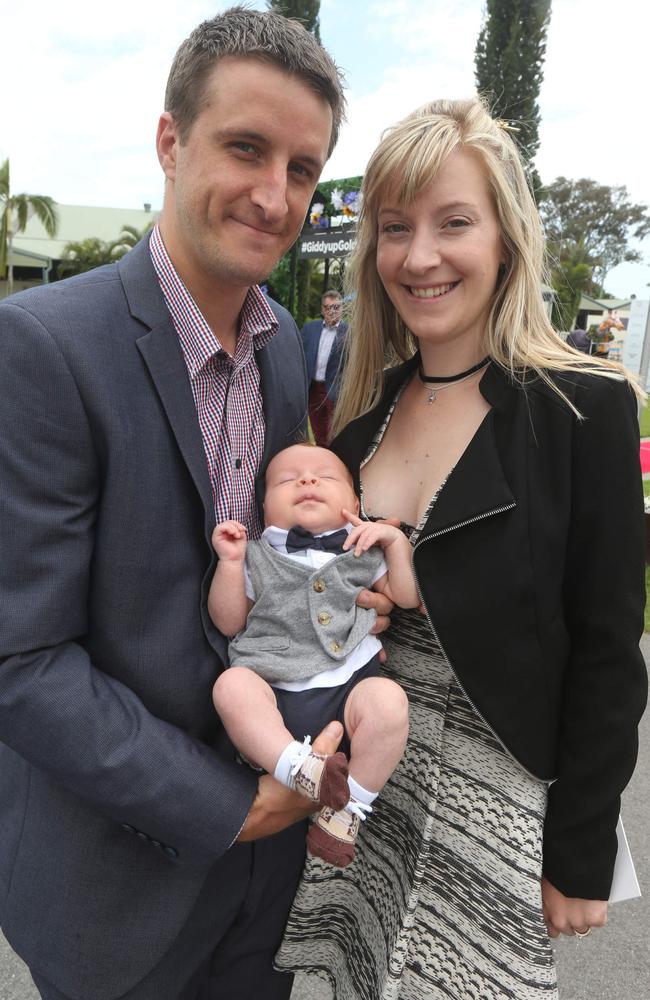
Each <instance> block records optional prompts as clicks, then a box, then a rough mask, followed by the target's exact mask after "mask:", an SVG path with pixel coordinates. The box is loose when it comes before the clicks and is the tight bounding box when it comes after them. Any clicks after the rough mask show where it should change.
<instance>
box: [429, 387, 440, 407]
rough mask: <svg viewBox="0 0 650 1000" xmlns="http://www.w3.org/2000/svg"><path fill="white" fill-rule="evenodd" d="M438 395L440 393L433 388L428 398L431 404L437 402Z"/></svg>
mask: <svg viewBox="0 0 650 1000" xmlns="http://www.w3.org/2000/svg"><path fill="white" fill-rule="evenodd" d="M437 395H438V393H437V391H436V390H435V389H432V390H431V393H430V394H429V398H428V399H427V403H429V404H431V403H435V401H436V396H437Z"/></svg>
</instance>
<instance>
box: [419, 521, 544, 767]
mask: <svg viewBox="0 0 650 1000" xmlns="http://www.w3.org/2000/svg"><path fill="white" fill-rule="evenodd" d="M516 506H517V504H516V503H515V502H514V501H513V502H512V503H509V504H505V506H503V507H495V508H494V510H488V511H486V512H485V513H484V514H477V515H476V517H470V518H468V519H467V520H466V521H459V522H458V524H452V525H450V526H449V527H448V528H442V529H441V530H440V531H434V532H432V534H430V535H425V537H424V538H418V540H417V542H416V543H415V545H414V546H413V555H414V556H415V552H416V550H417V549H418V548H419V546H420V545H422V543H423V542H428V541H430V540H431V539H432V538H438V537H440V535H448V534H449V532H450V531H455V530H456V528H464V527H465V526H466V525H468V524H474V523H475V522H476V521H483V520H484V519H485V518H486V517H491V516H492V515H493V514H502V513H503V512H504V511H506V510H512V508H513V507H516ZM413 576H414V577H415V585H416V587H417V590H418V594H419V597H420V601H421V603H422V607H423V608H424V610H425V612H426V616H427V621H428V623H429V627H430V629H431V632H432V633H433V637H434V639H435V640H436V642H437V644H438V646H439V648H440V651H441V653H442V655H443V656H444V658H445V661H446V662H447V665H448V666H449V669H450V670H451V672H452V674H453V676H454V680H455V681H456V683H457V684H458V687H459V688H460V689H461V691H462V692H463V694H464V696H465V698H466V699H467V701H468V702H469V704H470V705H471V706H472V708H473V709H474V711H475V712H476V714H477V715H478V717H479V719H480V720H481V722H482V723H483V725H484V726H485V728H486V729H487V730H488V731H489V732H490V733H491V734H492V736H493V737H494V739H495V740H496V741H497V743H498V744H499V746H501V747H502V748H503V750H504V752H505V753H506V754H507V756H508V757H509V758H510V760H512V761H514V763H515V764H516V765H517V767H519V768H521V770H522V771H524V772H525V773H526V774H527V775H528V776H529V778H532V779H533V780H534V781H541V782H542V783H543V784H546V785H549V784H551V782H550V781H547V780H545V779H544V778H540V777H539V776H538V775H536V774H533V773H532V771H529V770H528V768H527V767H524V765H523V764H522V763H521V761H519V760H517V758H516V757H515V755H514V754H513V753H512V751H511V750H509V749H508V747H507V746H506V745H505V743H504V742H503V740H502V739H501V738H500V736H499V735H498V734H497V733H495V731H494V729H493V728H492V726H491V725H490V723H489V722H488V721H487V719H486V718H485V716H484V715H483V713H482V712H481V711H480V710H479V709H478V708H477V707H476V705H475V704H474V702H473V701H472V699H471V698H470V696H469V695H468V693H467V691H466V689H465V686H464V685H463V683H462V681H461V679H460V677H459V676H458V674H457V672H456V670H455V669H454V667H453V664H452V662H451V660H450V659H449V657H448V656H447V653H446V651H445V649H444V646H443V645H442V643H441V641H440V638H439V636H438V633H437V631H436V627H435V625H434V624H433V621H432V619H431V613H430V611H429V608H428V607H427V603H426V601H425V599H424V595H423V593H422V588H421V587H420V581H419V580H418V576H417V573H416V571H415V559H414V560H413Z"/></svg>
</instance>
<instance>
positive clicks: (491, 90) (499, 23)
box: [474, 0, 551, 190]
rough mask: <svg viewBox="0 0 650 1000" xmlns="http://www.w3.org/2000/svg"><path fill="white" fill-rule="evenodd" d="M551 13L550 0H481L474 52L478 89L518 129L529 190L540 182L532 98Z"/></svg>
mask: <svg viewBox="0 0 650 1000" xmlns="http://www.w3.org/2000/svg"><path fill="white" fill-rule="evenodd" d="M550 17H551V0H486V4H485V11H484V15H483V24H482V26H481V30H480V32H479V36H478V40H477V42H476V50H475V53H474V66H475V77H476V87H477V90H478V92H479V93H480V94H481V95H482V96H483V97H485V98H486V100H487V102H488V104H489V106H490V108H491V110H492V112H493V114H494V115H495V117H496V118H502V119H503V120H504V121H507V122H508V123H510V124H512V125H514V126H515V127H517V128H518V129H519V132H518V133H517V140H518V144H519V147H520V149H521V152H522V154H523V156H524V158H525V160H526V162H527V163H529V164H530V166H531V173H532V180H533V188H534V190H537V188H538V187H539V178H538V177H537V174H536V173H535V171H534V170H533V168H532V163H533V160H534V158H535V155H536V153H537V150H538V148H539V123H540V119H541V115H540V110H539V104H538V103H537V99H538V97H539V91H540V87H541V84H542V80H543V77H544V71H543V66H544V56H545V53H546V32H547V29H548V24H549V21H550Z"/></svg>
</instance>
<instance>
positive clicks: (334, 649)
mask: <svg viewBox="0 0 650 1000" xmlns="http://www.w3.org/2000/svg"><path fill="white" fill-rule="evenodd" d="M342 648H343V647H342V646H341V643H340V642H336V640H335V641H334V642H333V643H332V644H331V645H330V649H331V650H332V652H333V653H340V652H341V649H342Z"/></svg>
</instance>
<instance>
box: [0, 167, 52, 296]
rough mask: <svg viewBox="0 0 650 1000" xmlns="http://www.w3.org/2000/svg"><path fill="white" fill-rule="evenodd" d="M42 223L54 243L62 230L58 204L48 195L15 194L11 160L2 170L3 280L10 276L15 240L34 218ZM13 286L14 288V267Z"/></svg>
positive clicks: (0, 256)
mask: <svg viewBox="0 0 650 1000" xmlns="http://www.w3.org/2000/svg"><path fill="white" fill-rule="evenodd" d="M32 214H33V215H35V216H36V218H37V219H39V221H40V222H41V224H42V226H43V228H44V230H45V232H46V233H47V235H48V236H49V237H50V238H51V239H53V238H54V237H55V236H56V233H57V229H58V228H59V217H58V214H57V211H56V203H55V202H54V200H53V199H52V198H50V197H49V196H48V195H44V194H14V195H12V193H11V185H10V183H9V160H8V159H7V160H5V161H4V163H3V164H2V166H0V278H4V277H5V275H6V273H7V267H8V261H9V253H10V251H11V248H12V243H13V237H14V236H16V235H17V234H18V233H23V232H24V231H25V228H26V226H27V222H28V221H29V217H30V216H31V215H32ZM9 271H10V275H9V278H10V284H11V277H12V274H11V267H9Z"/></svg>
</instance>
